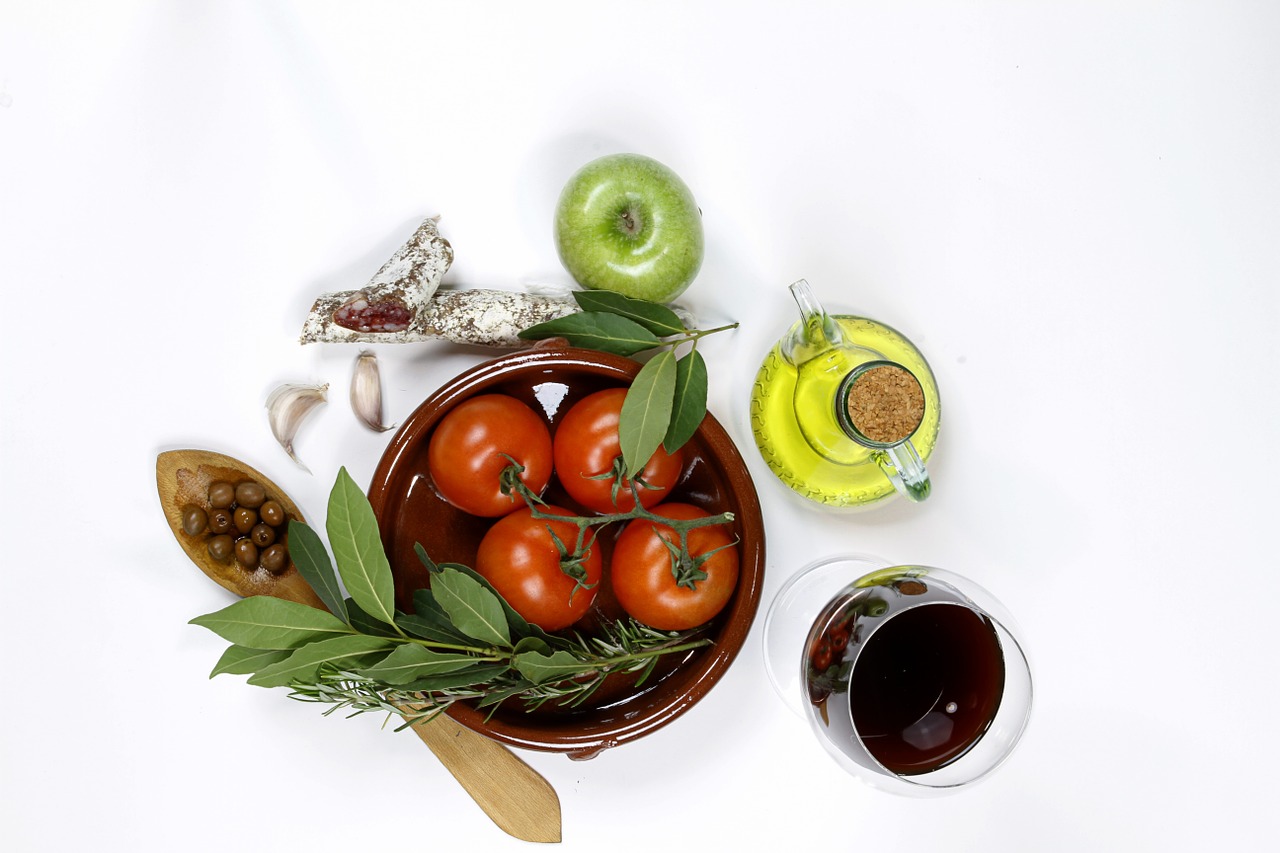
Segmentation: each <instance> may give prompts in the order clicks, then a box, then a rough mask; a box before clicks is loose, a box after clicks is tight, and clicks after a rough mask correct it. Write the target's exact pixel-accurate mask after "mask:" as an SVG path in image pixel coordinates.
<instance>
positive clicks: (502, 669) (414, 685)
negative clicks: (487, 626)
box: [401, 663, 511, 692]
mask: <svg viewBox="0 0 1280 853" xmlns="http://www.w3.org/2000/svg"><path fill="white" fill-rule="evenodd" d="M510 670H511V668H510V667H509V666H507V664H505V663H477V664H474V665H472V666H469V667H467V668H466V669H459V670H455V671H453V672H446V673H443V674H441V675H432V676H430V677H428V678H420V679H418V680H417V681H411V682H409V683H408V684H404V685H401V689H402V690H406V691H409V692H417V691H423V692H428V691H432V690H448V689H450V688H453V687H470V686H471V685H473V684H482V683H485V682H488V681H492V680H493V679H495V678H497V677H498V676H500V675H502V674H503V673H506V672H510Z"/></svg>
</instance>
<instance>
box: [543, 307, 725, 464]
mask: <svg viewBox="0 0 1280 853" xmlns="http://www.w3.org/2000/svg"><path fill="white" fill-rule="evenodd" d="M573 298H574V299H575V300H577V302H578V307H579V308H581V309H582V311H581V312H579V313H576V314H569V315H568V316H565V317H561V318H559V319H557V320H551V321H549V322H546V323H539V324H538V325H536V326H530V327H529V328H527V329H525V330H524V331H522V332H521V333H520V337H521V338H524V339H525V340H541V339H543V338H564V339H565V340H567V341H568V342H569V344H570V345H571V346H575V347H586V348H588V349H594V350H598V351H600V352H608V353H613V354H614V355H622V356H633V355H637V354H639V353H642V352H647V351H650V350H662V352H660V353H658V354H656V355H654V356H653V357H652V358H650V360H649V361H648V362H647V363H646V364H645V365H644V367H642V368H641V369H640V373H639V374H638V375H637V376H636V378H635V381H634V382H632V384H631V388H630V389H629V390H628V391H627V396H626V399H625V400H624V401H623V407H622V419H621V421H620V422H619V424H618V434H619V438H620V439H621V441H622V458H623V462H624V464H625V466H626V470H627V472H630V473H638V472H640V471H642V470H644V466H645V464H646V463H647V462H648V461H649V457H650V456H652V455H653V452H654V451H655V450H657V449H658V447H659V445H661V446H663V447H665V448H666V450H667V452H668V453H671V452H673V451H675V450H676V449H677V448H679V447H680V446H682V445H683V444H684V443H685V442H686V441H688V440H689V439H690V438H691V437H692V436H693V434H694V432H696V431H697V429H698V425H699V424H701V423H702V419H703V417H704V416H705V415H706V413H707V365H706V362H705V361H704V360H703V358H702V356H701V355H700V354H699V353H698V341H699V340H700V339H701V338H704V337H706V336H707V335H712V334H715V333H716V332H723V331H725V330H726V329H735V328H737V326H738V324H737V323H731V324H729V325H727V326H719V327H717V328H714V329H707V330H706V331H703V330H699V329H689V328H688V327H686V326H685V324H684V321H683V320H681V319H680V316H679V315H678V314H676V312H674V311H672V310H671V309H670V308H668V307H666V306H665V305H658V304H657V303H654V302H646V301H644V300H643V299H632V298H631V297H628V296H623V295H622V294H620V293H612V292H609V291H604V290H583V291H575V292H574V294H573ZM685 344H687V345H688V348H687V350H686V351H685V352H684V354H683V355H679V356H677V354H676V353H677V350H679V349H680V348H681V347H683V346H684V345H685Z"/></svg>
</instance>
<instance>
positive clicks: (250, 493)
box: [236, 480, 267, 509]
mask: <svg viewBox="0 0 1280 853" xmlns="http://www.w3.org/2000/svg"><path fill="white" fill-rule="evenodd" d="M266 499H267V492H266V490H265V489H263V488H262V484H261V483H255V482H253V481H252V480H248V481H246V482H243V483H241V484H240V485H238V486H236V503H237V504H238V505H240V506H247V507H248V508H249V509H257V508H258V507H260V506H262V502H263V501H265V500H266Z"/></svg>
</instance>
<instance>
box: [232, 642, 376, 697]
mask: <svg viewBox="0 0 1280 853" xmlns="http://www.w3.org/2000/svg"><path fill="white" fill-rule="evenodd" d="M393 645H395V643H394V641H392V640H389V639H387V638H385V637H370V636H368V635H366V634H349V635H347V636H345V637H333V638H331V639H328V640H320V641H319V642H316V643H309V644H307V645H305V646H302V647H301V648H299V649H296V650H295V651H294V652H293V654H291V655H289V657H287V658H286V659H284V660H282V661H280V662H279V663H274V664H272V665H271V666H268V667H267V668H266V669H263V670H261V671H260V672H258V674H257V675H254V676H251V677H250V678H249V682H248V683H249V684H252V685H255V686H257V687H284V686H286V685H288V684H291V683H292V682H294V681H303V682H310V681H314V680H315V678H316V675H317V674H318V673H319V671H320V667H322V666H325V665H326V664H331V665H333V666H335V667H338V668H339V669H360V668H362V667H366V666H369V665H370V664H372V663H374V661H376V660H377V659H378V658H379V657H382V656H384V655H385V654H386V653H387V652H388V651H390V650H391V648H392V646H393Z"/></svg>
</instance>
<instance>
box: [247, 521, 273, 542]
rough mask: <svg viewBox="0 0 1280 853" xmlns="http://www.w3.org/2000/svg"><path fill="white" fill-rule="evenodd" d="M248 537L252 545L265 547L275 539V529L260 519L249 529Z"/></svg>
mask: <svg viewBox="0 0 1280 853" xmlns="http://www.w3.org/2000/svg"><path fill="white" fill-rule="evenodd" d="M249 538H250V539H251V540H253V544H254V545H257V546H258V547H259V548H265V547H267V546H268V545H271V544H272V543H274V542H275V541H276V529H275V528H274V527H272V526H271V525H270V524H265V523H263V522H261V521H260V522H258V523H257V524H255V525H254V526H253V529H252V530H250V531H249Z"/></svg>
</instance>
